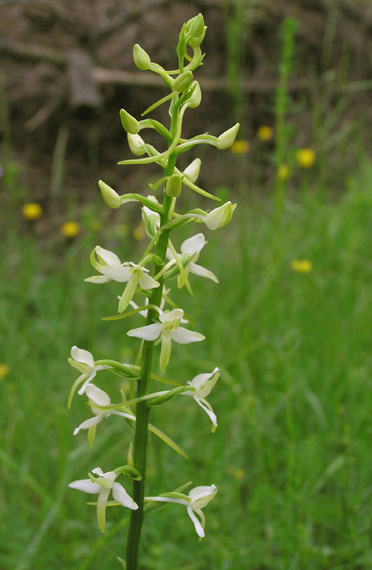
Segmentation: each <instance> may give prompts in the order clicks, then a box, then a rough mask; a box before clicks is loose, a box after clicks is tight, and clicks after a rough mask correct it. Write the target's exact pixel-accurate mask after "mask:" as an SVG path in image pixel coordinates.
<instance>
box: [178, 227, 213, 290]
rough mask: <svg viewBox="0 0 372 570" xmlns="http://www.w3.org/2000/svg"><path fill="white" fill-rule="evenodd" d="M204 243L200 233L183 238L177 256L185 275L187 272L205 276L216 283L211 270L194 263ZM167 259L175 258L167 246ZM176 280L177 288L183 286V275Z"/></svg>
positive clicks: (203, 237)
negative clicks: (179, 252) (179, 253)
mask: <svg viewBox="0 0 372 570" xmlns="http://www.w3.org/2000/svg"><path fill="white" fill-rule="evenodd" d="M206 243H207V242H206V241H205V236H204V235H203V234H202V233H200V234H196V235H195V236H193V237H191V238H188V239H187V240H185V241H184V242H183V244H182V245H181V255H180V256H179V257H180V261H181V263H182V265H183V267H184V270H185V273H186V276H187V274H188V273H193V274H194V275H199V276H200V277H206V278H207V279H211V280H212V281H214V282H215V283H218V279H217V277H216V276H215V275H214V273H212V271H209V270H208V269H206V268H205V267H202V266H201V265H198V264H197V263H195V261H197V260H198V258H199V255H200V252H201V250H202V249H203V247H204V246H205V244H206ZM167 259H169V260H175V256H174V255H173V253H172V251H171V250H170V249H169V248H168V250H167ZM174 262H175V261H174ZM177 282H178V287H179V288H181V287H183V285H184V284H185V281H184V277H183V276H182V275H179V276H178V280H177Z"/></svg>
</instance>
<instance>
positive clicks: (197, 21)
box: [185, 14, 204, 38]
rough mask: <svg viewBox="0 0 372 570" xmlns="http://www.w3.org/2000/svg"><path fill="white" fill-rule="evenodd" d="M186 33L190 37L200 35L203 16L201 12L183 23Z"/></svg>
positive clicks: (202, 26) (202, 28)
mask: <svg viewBox="0 0 372 570" xmlns="http://www.w3.org/2000/svg"><path fill="white" fill-rule="evenodd" d="M185 29H186V33H187V34H188V35H189V37H191V38H195V37H197V36H200V34H202V33H203V30H204V18H203V16H202V14H198V15H197V16H195V17H194V18H191V20H189V21H188V22H186V25H185Z"/></svg>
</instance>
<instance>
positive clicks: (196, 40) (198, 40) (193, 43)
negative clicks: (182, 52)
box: [189, 26, 207, 49]
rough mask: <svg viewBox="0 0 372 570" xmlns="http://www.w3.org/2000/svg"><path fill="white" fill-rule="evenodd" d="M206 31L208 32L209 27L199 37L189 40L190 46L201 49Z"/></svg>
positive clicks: (205, 27)
mask: <svg viewBox="0 0 372 570" xmlns="http://www.w3.org/2000/svg"><path fill="white" fill-rule="evenodd" d="M206 31H207V26H204V30H203V31H202V33H201V34H200V35H199V36H195V37H193V38H190V39H189V45H190V46H191V47H192V48H194V49H195V48H197V47H199V46H200V44H201V43H202V41H203V40H204V38H205V34H206Z"/></svg>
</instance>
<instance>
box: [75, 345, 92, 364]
mask: <svg viewBox="0 0 372 570" xmlns="http://www.w3.org/2000/svg"><path fill="white" fill-rule="evenodd" d="M71 358H73V359H74V360H76V362H82V363H83V364H86V365H87V366H89V367H90V368H94V359H93V355H92V353H91V352H89V351H88V350H84V349H83V348H78V347H77V346H73V347H72V348H71Z"/></svg>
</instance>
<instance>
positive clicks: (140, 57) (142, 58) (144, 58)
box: [133, 44, 151, 71]
mask: <svg viewBox="0 0 372 570" xmlns="http://www.w3.org/2000/svg"><path fill="white" fill-rule="evenodd" d="M133 61H134V63H135V65H136V66H137V67H138V69H142V71H146V69H149V68H150V64H151V59H150V56H149V54H148V53H146V52H145V50H144V49H143V48H141V46H140V45H139V44H135V45H134V46H133Z"/></svg>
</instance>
